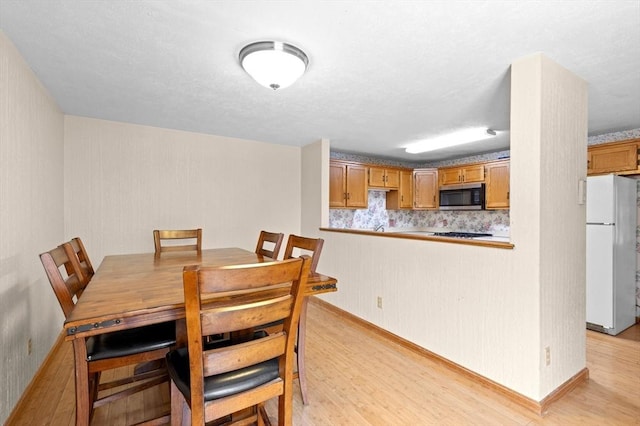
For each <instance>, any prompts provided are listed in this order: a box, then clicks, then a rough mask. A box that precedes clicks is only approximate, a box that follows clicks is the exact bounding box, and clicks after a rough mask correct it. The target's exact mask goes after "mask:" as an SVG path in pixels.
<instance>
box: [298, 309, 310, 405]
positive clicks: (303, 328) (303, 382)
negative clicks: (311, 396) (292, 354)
mask: <svg viewBox="0 0 640 426" xmlns="http://www.w3.org/2000/svg"><path fill="white" fill-rule="evenodd" d="M297 338H298V344H297V352H298V353H297V356H296V362H297V364H298V382H299V383H300V393H301V394H302V403H303V404H304V405H307V403H308V398H307V373H306V368H305V364H304V358H305V346H306V340H307V298H306V297H305V298H304V300H303V301H302V310H301V311H300V320H299V322H298V336H297Z"/></svg>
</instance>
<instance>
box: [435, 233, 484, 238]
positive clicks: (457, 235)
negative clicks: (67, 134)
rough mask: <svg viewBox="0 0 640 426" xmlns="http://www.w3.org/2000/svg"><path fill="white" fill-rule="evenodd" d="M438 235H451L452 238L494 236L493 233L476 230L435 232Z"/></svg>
mask: <svg viewBox="0 0 640 426" xmlns="http://www.w3.org/2000/svg"><path fill="white" fill-rule="evenodd" d="M433 235H435V236H438V237H451V238H478V237H492V236H493V234H482V233H476V232H434V234H433Z"/></svg>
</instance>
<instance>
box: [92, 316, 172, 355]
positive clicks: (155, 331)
mask: <svg viewBox="0 0 640 426" xmlns="http://www.w3.org/2000/svg"><path fill="white" fill-rule="evenodd" d="M175 344H176V324H175V322H165V323H161V324H153V325H146V326H143V327H137V328H132V329H130V330H121V331H114V332H112V333H104V334H100V335H97V336H91V337H89V338H88V339H87V361H97V360H99V359H106V358H116V357H120V356H126V355H133V354H137V353H141V352H147V351H152V350H155V349H162V348H168V347H169V346H174V345H175Z"/></svg>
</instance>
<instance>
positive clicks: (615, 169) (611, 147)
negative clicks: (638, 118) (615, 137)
mask: <svg viewBox="0 0 640 426" xmlns="http://www.w3.org/2000/svg"><path fill="white" fill-rule="evenodd" d="M639 145H640V139H629V140H627V141H622V142H617V143H608V144H603V145H594V146H591V147H588V151H587V174H588V175H598V174H608V173H616V174H638V173H640V167H639V166H638V146H639Z"/></svg>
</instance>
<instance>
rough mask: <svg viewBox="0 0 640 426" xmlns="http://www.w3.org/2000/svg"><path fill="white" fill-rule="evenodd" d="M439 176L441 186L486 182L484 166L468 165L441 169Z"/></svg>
mask: <svg viewBox="0 0 640 426" xmlns="http://www.w3.org/2000/svg"><path fill="white" fill-rule="evenodd" d="M438 175H439V177H440V185H451V184H456V183H473V182H484V165H483V164H466V165H464V166H453V167H441V168H439V169H438Z"/></svg>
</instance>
